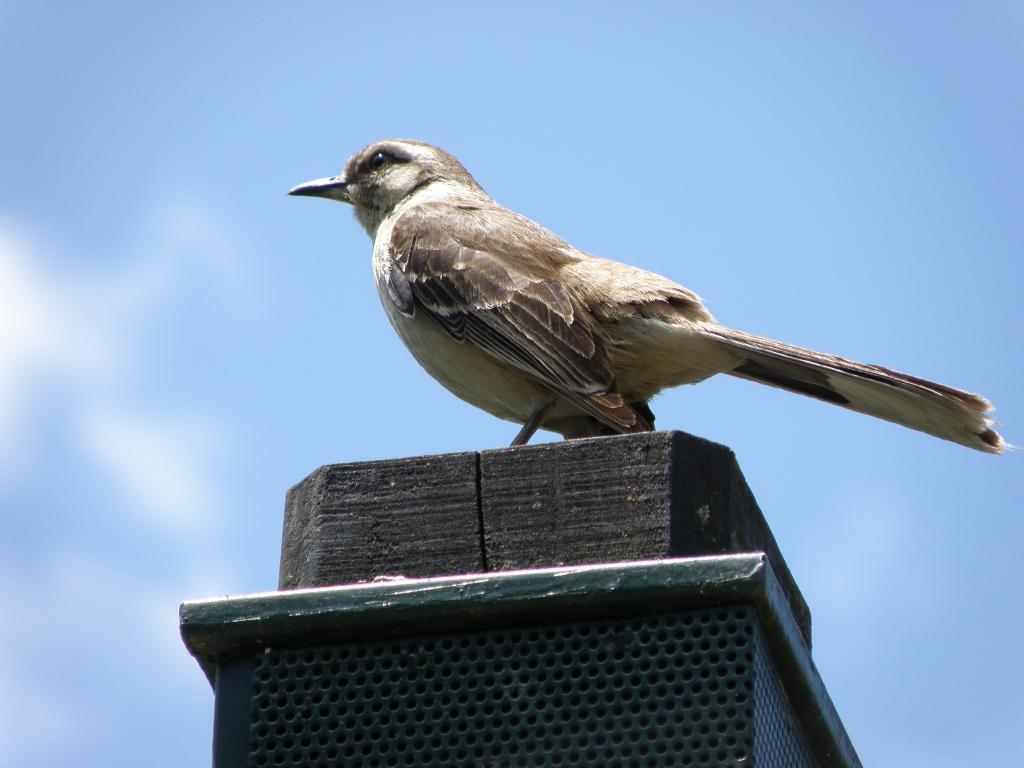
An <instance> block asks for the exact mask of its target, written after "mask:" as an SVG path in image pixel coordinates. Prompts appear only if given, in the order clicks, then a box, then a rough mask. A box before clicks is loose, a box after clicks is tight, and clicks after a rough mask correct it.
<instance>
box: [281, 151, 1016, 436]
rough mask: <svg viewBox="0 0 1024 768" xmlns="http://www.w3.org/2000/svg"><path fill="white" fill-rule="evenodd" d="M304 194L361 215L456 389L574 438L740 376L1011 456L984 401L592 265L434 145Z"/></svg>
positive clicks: (390, 302) (410, 321)
mask: <svg viewBox="0 0 1024 768" xmlns="http://www.w3.org/2000/svg"><path fill="white" fill-rule="evenodd" d="M292 193H293V194H300V195H313V196H319V197H329V198H332V199H336V200H341V201H343V202H348V203H351V204H352V205H354V207H355V211H356V216H357V218H358V219H359V221H360V222H361V223H362V224H363V226H364V227H365V228H366V230H367V232H368V233H369V234H370V236H371V238H373V241H374V274H375V277H376V281H377V287H378V292H379V293H380V296H381V301H382V302H383V305H384V309H385V311H386V312H387V315H388V317H389V319H390V320H391V322H392V324H393V325H394V327H395V330H396V331H397V332H398V333H399V335H400V336H401V338H402V340H403V341H404V342H405V343H406V346H407V347H408V348H409V350H410V351H411V352H412V353H413V355H414V356H415V357H416V359H417V360H418V361H419V362H420V363H421V364H422V365H423V366H424V367H425V368H426V369H427V371H428V372H429V373H431V375H433V376H434V377H435V378H436V379H438V381H440V382H441V383H442V384H443V385H444V386H445V387H447V388H448V389H449V390H451V391H452V392H453V393H455V394H456V395H458V396H459V397H461V398H463V399H464V400H467V401H468V402H470V403H473V404H474V405H477V406H479V407H481V408H483V409H485V410H487V411H489V412H490V413H493V414H494V415H496V416H498V417H500V418H504V419H508V420H510V421H514V422H518V423H520V424H523V425H524V427H523V429H522V430H521V431H520V433H519V435H518V436H517V438H516V440H515V441H514V444H520V443H523V442H526V441H527V440H528V439H529V438H530V436H531V435H532V434H533V432H534V431H535V430H536V429H537V428H539V427H541V426H543V427H544V428H546V429H550V430H552V431H555V432H558V433H560V434H562V435H564V436H565V437H567V438H571V437H580V436H586V435H596V434H609V433H616V432H637V431H644V430H649V429H652V428H653V422H654V417H653V414H652V413H651V410H650V408H649V406H648V401H649V400H650V398H651V397H652V396H653V395H655V394H656V393H657V392H659V391H660V390H662V389H665V388H667V387H672V386H677V385H680V384H692V383H695V382H698V381H701V380H703V379H706V378H708V377H709V376H712V375H714V374H716V373H728V374H731V375H734V376H739V377H741V378H745V379H749V380H752V381H757V382H760V383H763V384H768V385H771V386H775V387H781V388H783V389H787V390H789V391H792V392H797V393H799V394H803V395H808V396H810V397H815V398H817V399H820V400H824V401H826V402H830V403H833V404H836V405H841V406H843V407H845V408H849V409H852V410H855V411H859V412H861V413H866V414H869V415H871V416H876V417H878V418H882V419H887V420H889V421H893V422H896V423H898V424H902V425H904V426H907V427H910V428H912V429H917V430H920V431H923V432H927V433H929V434H932V435H935V436H937V437H941V438H944V439H947V440H952V441H954V442H957V443H960V444H962V445H966V446H968V447H971V448H975V449H977V450H980V451H987V452H990V453H999V452H1001V451H1002V450H1003V448H1004V443H1003V441H1002V438H1001V437H1000V436H999V435H998V434H996V432H994V431H993V430H992V428H991V422H990V421H989V420H988V419H987V418H986V416H985V414H987V413H988V412H989V411H991V409H992V408H991V405H990V404H989V403H988V401H986V400H985V399H983V398H981V397H979V396H977V395H973V394H971V393H968V392H964V391H961V390H959V389H954V388H952V387H948V386H945V385H942V384H936V383H934V382H930V381H926V380H924V379H919V378H916V377H913V376H908V375H906V374H902V373H898V372H896V371H891V370H889V369H887V368H882V367H880V366H875V365H867V364H864V363H857V362H854V361H851V360H845V359H843V358H840V357H835V356H833V355H825V354H821V353H818V352H812V351H810V350H806V349H801V348H799V347H793V346H790V345H787V344H782V343H780V342H777V341H773V340H771V339H766V338H762V337H759V336H753V335H751V334H747V333H743V332H742V331H736V330H732V329H729V328H726V327H724V326H722V325H719V324H718V323H717V322H715V320H714V318H713V317H712V316H711V314H710V313H709V312H708V311H707V309H705V307H704V305H703V303H702V302H701V299H700V297H699V296H697V295H696V294H695V293H693V292H692V291H689V290H687V289H686V288H683V287H682V286H680V285H677V284H676V283H674V282H672V281H671V280H668V279H666V278H664V277H661V276H660V275H656V274H653V273H651V272H647V271H645V270H642V269H637V268H635V267H630V266H627V265H625V264H620V263H618V262H614V261H609V260H607V259H600V258H597V257H595V256H591V255H590V254H587V253H584V252H583V251H580V250H578V249H576V248H573V247H572V246H571V245H569V244H568V243H566V242H565V241H564V240H562V239H561V238H559V237H558V236H557V235H555V234H553V233H552V232H550V231H548V230H547V229H545V228H543V227H541V226H540V225H538V224H536V223H534V222H533V221H530V220H529V219H527V218H525V217H523V216H520V215H519V214H517V213H514V212H512V211H509V210H507V209H505V208H503V207H501V206H500V205H498V204H497V203H496V202H494V200H492V199H491V198H490V197H489V196H488V195H487V193H486V192H484V190H483V189H482V188H481V187H480V186H479V185H478V184H477V183H476V181H475V180H474V179H473V177H472V176H471V175H470V174H469V173H468V172H467V171H466V170H465V168H463V167H462V165H461V164H460V163H459V161H458V160H456V159H455V158H454V157H452V156H451V155H449V154H447V153H446V152H443V151H442V150H440V149H438V148H437V147H433V146H431V145H429V144H423V143H421V142H411V141H384V142H377V143H375V144H371V145H370V146H368V147H366V148H364V149H363V150H361V151H360V152H357V153H356V154H355V155H354V156H353V157H352V158H351V159H350V160H349V162H348V164H347V165H346V167H345V171H344V173H343V175H342V176H338V177H334V178H331V179H321V180H317V181H315V182H310V183H308V184H305V185H300V186H299V187H296V188H295V189H294V190H292Z"/></svg>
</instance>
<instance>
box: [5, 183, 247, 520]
mask: <svg viewBox="0 0 1024 768" xmlns="http://www.w3.org/2000/svg"><path fill="white" fill-rule="evenodd" d="M51 251H52V249H51V248H48V247H46V246H44V245H43V244H41V243H40V242H39V240H38V239H36V238H33V237H32V236H30V235H28V234H27V233H26V231H25V229H24V228H23V227H18V226H16V225H14V224H12V223H11V222H10V221H4V220H3V219H0V488H2V487H3V485H4V483H5V481H7V482H9V481H10V480H11V479H12V478H13V477H16V476H17V475H18V473H19V471H20V470H21V469H23V468H24V465H25V463H26V462H28V461H30V460H31V458H32V457H33V456H35V455H36V447H35V446H34V445H33V436H34V432H35V430H34V429H33V423H34V419H35V418H36V417H38V415H39V413H40V412H41V410H42V409H44V408H46V409H48V410H49V411H50V412H51V413H55V414H58V415H59V417H60V419H61V420H62V423H63V426H64V428H65V429H66V430H67V433H68V436H69V438H70V442H71V443H72V444H73V445H76V446H77V447H78V448H79V449H80V450H81V452H82V458H83V459H85V460H86V461H88V462H89V463H91V465H92V466H93V467H94V468H95V469H96V470H97V471H98V472H100V473H101V474H102V475H104V476H105V477H106V478H107V479H108V481H109V482H110V483H111V485H112V486H113V487H114V488H115V489H116V490H117V496H118V497H119V498H120V499H122V500H125V501H128V502H129V504H127V505H125V508H126V509H130V510H132V511H133V512H134V513H135V514H136V515H137V516H138V517H139V518H140V519H141V520H143V521H145V522H150V523H153V524H155V525H157V526H160V527H163V528H178V529H184V528H187V527H188V526H190V525H194V524H195V523H196V522H198V521H201V520H210V519H211V516H212V515H213V513H214V512H215V511H216V508H217V506H218V503H219V494H218V492H217V489H216V487H215V486H216V478H215V473H216V465H217V462H218V461H219V460H220V459H221V458H222V457H223V456H224V455H225V453H226V451H225V449H226V446H227V445H229V444H230V434H229V431H228V430H227V428H226V427H225V425H224V424H222V423H218V422H217V420H215V419H211V418H210V417H209V415H208V414H209V411H210V408H209V407H207V406H202V405H200V406H197V405H196V404H194V403H190V402H181V403H174V402H171V403H169V404H168V403H167V402H162V403H161V405H160V406H159V407H157V408H154V406H152V405H151V404H149V405H147V404H146V402H145V401H146V399H147V398H146V395H147V392H146V391H145V389H144V387H143V386H142V385H141V384H140V382H139V376H138V373H139V370H138V369H139V368H140V366H141V365H142V363H143V361H144V360H145V358H146V353H147V351H148V350H151V349H153V348H158V347H159V346H160V343H161V321H164V320H166V319H167V317H168V316H170V317H172V318H173V316H174V313H175V312H180V311H182V307H183V306H184V303H185V302H189V304H190V305H193V304H194V302H195V300H196V298H197V297H198V298H200V300H205V301H206V303H207V304H208V308H209V309H210V310H211V315H212V317H211V322H213V323H225V322H226V323H233V322H236V321H238V320H239V319H241V318H244V317H246V316H248V314H249V313H250V312H251V311H252V309H253V308H254V306H255V303H256V302H257V301H258V297H259V295H260V290H259V280H258V279H257V277H256V274H257V273H256V270H254V269H253V263H252V258H251V256H250V251H249V249H247V248H246V247H245V245H244V243H243V241H242V238H241V237H240V236H238V235H237V234H236V233H235V231H234V229H233V228H232V227H231V226H230V225H229V224H228V223H227V221H226V219H225V218H224V217H223V216H220V215H218V214H217V213H216V211H215V209H214V208H213V207H212V206H211V205H209V204H206V203H203V202H201V201H198V200H196V199H194V198H180V199H176V200H172V201H169V202H167V203H165V204H163V205H160V206H157V208H156V209H155V210H154V211H153V213H152V215H151V216H150V217H149V221H148V223H147V224H146V225H145V226H144V227H143V229H142V233H141V237H140V246H139V248H138V249H137V255H135V256H132V257H130V258H126V259H124V260H121V261H120V262H115V266H112V267H105V268H96V267H93V268H90V269H83V268H81V267H78V268H77V269H74V268H71V267H70V266H69V265H70V264H82V263H87V260H86V259H84V258H83V257H82V255H80V254H79V255H77V256H78V258H76V259H73V260H71V259H65V260H62V261H57V260H55V259H54V258H53V254H52V252H51ZM108 263H109V260H108ZM58 265H60V266H59V267H58Z"/></svg>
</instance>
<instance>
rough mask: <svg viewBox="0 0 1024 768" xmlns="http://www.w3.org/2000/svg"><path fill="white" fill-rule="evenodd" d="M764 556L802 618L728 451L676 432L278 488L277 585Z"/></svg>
mask: <svg viewBox="0 0 1024 768" xmlns="http://www.w3.org/2000/svg"><path fill="white" fill-rule="evenodd" d="M743 552H764V553H765V554H766V555H767V556H768V559H769V561H770V562H771V564H772V567H773V569H774V571H775V573H776V574H777V577H778V579H779V582H780V583H781V585H782V588H783V591H784V593H785V595H786V599H787V601H788V603H789V605H790V608H791V610H792V612H793V615H794V618H795V619H796V621H797V624H798V625H799V626H800V629H801V632H802V633H803V635H804V638H805V640H806V642H807V643H808V645H810V637H811V616H810V611H809V609H808V608H807V604H806V602H805V601H804V599H803V596H802V595H801V594H800V590H799V588H798V587H797V585H796V582H795V581H794V580H793V577H792V575H791V574H790V571H789V568H788V567H787V565H786V562H785V560H784V559H783V557H782V554H781V552H780V551H779V548H778V545H777V544H776V542H775V537H774V536H773V535H772V533H771V530H770V529H769V527H768V524H767V523H766V522H765V519H764V516H763V515H762V513H761V511H760V509H759V508H758V506H757V502H756V501H755V499H754V496H753V494H752V493H751V492H750V489H749V488H748V487H747V484H746V481H745V480H744V478H743V474H742V472H741V471H740V469H739V466H738V464H737V463H736V458H735V456H734V455H733V453H732V451H731V450H729V449H728V448H726V447H725V446H722V445H718V444H716V443H712V442H709V441H707V440H702V439H701V438H698V437H694V436H692V435H688V434H685V433H682V432H650V433H644V434H637V435H624V436H619V437H603V438H594V439H589V440H573V441H566V442H559V443H546V444H541V445H535V446H525V447H522V448H503V449H499V450H491V451H483V452H482V453H480V454H475V453H458V454H445V455H440V456H423V457H414V458H408V459H397V460H394V461H377V462H366V463H360V464H338V465H330V466H326V467H321V468H320V469H319V470H317V471H316V472H314V473H313V474H312V475H310V476H309V477H308V478H306V479H305V480H304V481H303V482H301V483H299V484H298V485H296V486H295V487H294V488H292V489H291V491H290V492H289V494H288V501H287V505H286V509H285V528H284V538H283V542H282V553H281V578H280V586H281V588H282V589H293V588H297V587H307V586H328V585H334V584H343V583H350V582H355V581H365V580H370V579H373V578H375V577H379V576H386V575H397V574H402V575H405V576H410V577H413V576H446V575H456V574H460V573H472V572H479V571H488V570H490V571H504V570H512V569H520V568H540V567H547V566H557V565H579V564H585V563H609V562H617V561H625V560H649V559H660V558H665V557H688V556H697V555H710V554H728V553H743Z"/></svg>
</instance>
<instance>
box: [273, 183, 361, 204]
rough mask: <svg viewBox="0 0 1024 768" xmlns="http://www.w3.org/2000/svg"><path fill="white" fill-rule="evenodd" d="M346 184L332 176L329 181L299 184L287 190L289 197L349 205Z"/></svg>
mask: <svg viewBox="0 0 1024 768" xmlns="http://www.w3.org/2000/svg"><path fill="white" fill-rule="evenodd" d="M348 184H349V183H348V182H347V181H346V180H345V179H344V178H342V177H341V176H332V177H331V178H329V179H314V180H313V181H307V182H306V183H305V184H299V185H298V186H297V187H292V188H291V189H289V190H288V194H289V195H298V196H302V197H326V198H327V199H328V200H337V201H339V202H342V203H351V202H352V198H351V197H349V194H348V190H347V187H348Z"/></svg>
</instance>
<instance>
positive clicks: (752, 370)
mask: <svg viewBox="0 0 1024 768" xmlns="http://www.w3.org/2000/svg"><path fill="white" fill-rule="evenodd" d="M702 331H703V333H704V334H705V335H706V336H707V337H709V338H711V339H714V340H715V341H717V342H719V343H721V344H723V345H725V346H726V347H728V348H729V349H731V350H733V351H735V352H738V353H739V354H740V355H741V356H742V357H743V358H744V362H743V363H742V364H741V365H739V366H738V367H736V368H734V369H733V370H731V371H729V373H731V374H732V375H733V376H739V377H741V378H744V379H750V380H751V381H757V382H760V383H762V384H769V385H771V386H773V387H781V388H782V389H788V390H789V391H790V392H797V393H799V394H801V395H808V396H809V397H816V398H818V399H820V400H826V401H828V402H830V403H835V404H836V405H841V406H843V407H844V408H849V409H851V410H854V411H859V412H860V413H866V414H868V415H869V416H875V417H877V418H879V419H886V420H887V421H892V422H895V423H897V424H901V425H903V426H905V427H910V428H911V429H918V430H920V431H922V432H927V433H928V434H930V435H935V437H941V438H943V439H945V440H952V441H953V442H954V443H960V444H961V445H966V446H967V447H968V448H974V449H976V450H979V451H985V452H987V453H1002V452H1003V449H1004V448H1006V447H1007V446H1006V444H1005V443H1004V442H1003V438H1002V437H1000V436H999V435H998V434H997V433H996V432H995V431H994V430H993V429H992V420H991V419H988V418H986V417H985V414H986V413H989V412H990V411H991V410H992V404H991V403H989V402H988V400H986V399H985V398H983V397H979V396H978V395H974V394H971V393H970V392H964V391H962V390H959V389H954V388H953V387H947V386H945V385H943V384H936V383H935V382H932V381H926V380H925V379H919V378H917V377H916V376H908V375H907V374H905V373H898V372H897V371H890V370H889V369H888V368H882V367H881V366H877V365H868V364H866V363H857V362H854V361H852V360H846V359H844V358H841V357H836V356H834V355H825V354H821V353H820V352H812V351H811V350H809V349H801V348H800V347H792V346H790V345H788V344H781V343H779V342H777V341H772V340H771V339H766V338H762V337H760V336H753V335H751V334H749V333H743V332H742V331H734V330H732V329H730V328H723V327H722V326H720V325H716V324H714V323H708V324H706V325H704V326H703V327H702Z"/></svg>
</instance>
